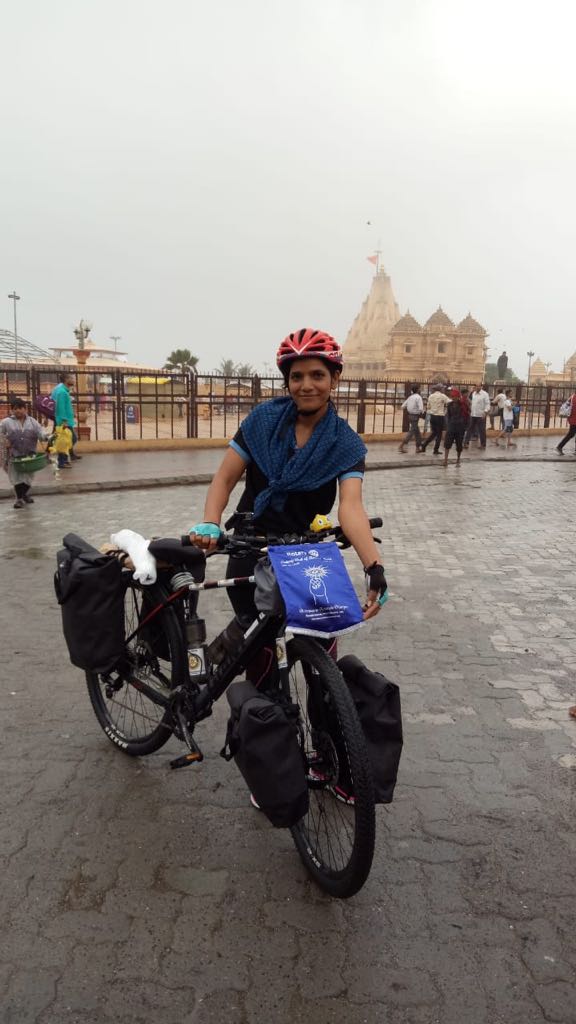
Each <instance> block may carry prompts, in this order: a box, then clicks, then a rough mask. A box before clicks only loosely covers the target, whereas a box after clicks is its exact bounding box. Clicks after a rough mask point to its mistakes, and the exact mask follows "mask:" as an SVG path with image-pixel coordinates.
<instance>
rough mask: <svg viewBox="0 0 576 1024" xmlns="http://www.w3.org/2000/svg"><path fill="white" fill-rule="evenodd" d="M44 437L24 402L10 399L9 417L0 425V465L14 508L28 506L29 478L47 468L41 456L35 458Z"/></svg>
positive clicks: (42, 431)
mask: <svg viewBox="0 0 576 1024" xmlns="http://www.w3.org/2000/svg"><path fill="white" fill-rule="evenodd" d="M47 439H48V433H47V432H46V431H45V430H44V427H42V426H41V425H40V424H39V423H38V420H35V419H34V417H33V416H29V415H28V411H27V409H26V402H24V401H23V399H22V398H16V397H15V396H13V397H12V398H11V399H10V415H9V416H7V417H6V418H5V419H3V420H2V421H1V422H0V464H1V465H2V468H3V469H4V470H5V472H6V473H7V474H8V479H9V480H10V483H11V484H12V486H13V488H14V493H15V495H16V501H15V502H14V508H24V506H25V505H31V504H32V502H33V501H34V498H33V497H31V495H30V489H31V487H32V480H33V474H34V473H36V472H37V471H38V470H39V469H43V468H44V466H46V465H47V464H48V460H47V458H46V456H45V455H41V454H38V453H37V451H36V447H37V444H38V441H46V440H47Z"/></svg>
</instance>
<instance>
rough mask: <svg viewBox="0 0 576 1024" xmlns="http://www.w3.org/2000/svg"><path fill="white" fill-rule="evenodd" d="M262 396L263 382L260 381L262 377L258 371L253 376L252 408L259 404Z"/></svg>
mask: <svg viewBox="0 0 576 1024" xmlns="http://www.w3.org/2000/svg"><path fill="white" fill-rule="evenodd" d="M261 397H262V384H261V382H260V377H259V376H258V374H257V373H256V374H255V375H254V376H253V377H252V408H253V409H254V407H255V406H257V405H258V403H259V401H260V399H261Z"/></svg>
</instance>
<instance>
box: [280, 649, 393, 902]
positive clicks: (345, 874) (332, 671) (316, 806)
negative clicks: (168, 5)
mask: <svg viewBox="0 0 576 1024" xmlns="http://www.w3.org/2000/svg"><path fill="white" fill-rule="evenodd" d="M288 658H289V664H290V690H291V694H292V699H293V700H294V701H296V702H297V703H298V705H299V707H300V718H301V722H302V726H303V731H304V746H305V754H306V761H307V768H308V788H309V797H310V807H309V810H308V813H307V815H306V816H305V817H304V818H302V820H301V821H300V822H298V824H297V825H295V826H294V827H293V828H292V829H291V831H292V837H293V839H294V842H295V844H296V848H297V850H298V853H299V854H300V856H301V858H302V860H303V862H304V864H305V865H306V868H307V869H308V871H309V872H310V874H311V875H312V877H313V878H314V880H315V881H316V882H317V883H318V885H319V886H320V887H321V888H322V889H324V890H325V892H327V893H329V894H330V895H331V896H336V897H339V898H341V899H344V898H347V897H349V896H353V895H354V894H355V893H357V892H358V890H359V889H361V888H362V886H363V885H364V882H365V881H366V879H367V877H368V874H369V872H370V868H371V866H372V859H373V856H374V841H375V833H376V817H375V811H374V786H373V781H372V772H371V769H370V765H369V761H368V755H367V751H366V745H365V742H364V736H363V733H362V728H361V725H360V722H359V720H358V715H357V713H356V708H355V707H354V702H353V700H352V697H351V696H350V692H349V690H348V687H347V686H346V683H345V681H344V677H343V676H342V674H341V672H340V671H339V670H338V667H337V665H336V664H335V663H334V661H333V660H332V659H331V658H330V657H329V656H328V654H327V653H326V651H325V650H324V649H323V648H322V647H321V646H320V645H319V644H318V643H317V642H316V641H315V640H307V639H303V638H302V637H295V638H294V639H293V640H291V641H290V643H289V644H288Z"/></svg>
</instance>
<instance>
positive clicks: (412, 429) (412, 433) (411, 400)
mask: <svg viewBox="0 0 576 1024" xmlns="http://www.w3.org/2000/svg"><path fill="white" fill-rule="evenodd" d="M411 392H412V393H411V394H410V395H409V396H408V398H407V399H406V401H405V402H402V408H403V409H405V410H406V412H407V413H408V420H409V423H410V425H409V427H408V430H407V432H406V434H405V436H404V440H403V441H402V444H401V445H400V447H399V449H398V451H399V452H405V451H406V445H407V444H408V441H409V440H410V438H412V437H413V438H414V441H415V443H416V451H417V452H419V451H420V449H421V447H422V436H421V434H420V427H419V425H418V424H419V420H420V417H421V416H422V415H423V414H424V402H423V401H422V395H421V394H420V385H419V384H413V385H412V387H411Z"/></svg>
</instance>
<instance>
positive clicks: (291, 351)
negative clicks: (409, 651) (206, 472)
mask: <svg viewBox="0 0 576 1024" xmlns="http://www.w3.org/2000/svg"><path fill="white" fill-rule="evenodd" d="M276 363H277V366H278V368H279V369H280V371H281V373H282V375H283V377H284V381H285V384H286V388H287V391H288V394H287V396H286V397H285V398H275V399H272V400H271V401H268V402H264V403H262V404H261V405H258V406H256V408H255V409H254V410H253V411H252V412H251V413H250V414H249V416H248V417H247V418H246V419H245V420H244V422H243V423H242V426H241V427H240V429H239V430H238V431H237V433H236V435H235V437H234V438H233V440H232V441H231V442H230V447H229V449H228V451H227V453H226V455H225V456H224V459H223V460H222V463H221V464H220V467H219V469H218V470H217V472H216V474H215V476H214V479H213V480H212V483H211V484H210V487H209V489H208V494H207V496H206V503H205V506H204V520H203V522H201V523H198V524H197V525H196V526H194V527H193V528H192V530H191V531H190V534H191V537H192V540H193V542H194V543H195V544H198V545H200V546H201V547H203V548H204V549H205V550H213V549H214V548H215V547H216V545H217V543H218V537H219V536H220V532H221V530H220V522H221V518H222V514H223V512H224V509H225V508H226V505H227V504H228V500H229V498H230V494H231V492H232V490H233V489H234V487H235V486H236V484H237V483H239V481H240V480H241V478H242V477H243V476H245V488H244V492H243V494H242V496H241V498H240V501H239V502H238V508H237V511H236V513H235V514H234V515H233V516H232V519H231V520H230V521H229V522H228V523H227V524H226V525H227V526H233V527H234V529H235V532H236V533H237V534H238V533H242V527H243V522H244V521H245V520H244V518H243V516H242V515H241V513H253V517H252V518H251V526H252V525H253V526H254V527H256V529H257V530H261V531H262V533H266V534H285V533H296V534H303V533H305V532H306V531H307V530H308V529H309V528H310V524H311V522H312V520H313V519H314V517H315V516H316V515H317V514H318V513H320V514H322V515H327V514H328V513H329V512H330V509H331V508H332V505H333V504H334V500H335V498H336V493H337V491H338V521H339V523H340V526H341V528H342V530H343V531H344V533H345V534H346V536H347V538H348V540H349V541H350V543H351V544H352V546H353V548H354V550H355V551H356V554H357V555H358V557H359V559H360V561H361V563H362V566H363V567H364V572H365V574H366V578H367V581H368V596H367V600H366V604H365V607H364V618H365V619H370V618H372V617H373V616H375V615H377V614H378V612H379V610H380V602H381V601H382V598H383V595H384V594H385V592H386V587H387V584H386V578H385V575H384V568H383V566H382V564H381V561H380V555H379V552H378V549H377V547H376V544H375V542H374V539H373V537H372V532H371V530H370V525H369V522H368V517H367V515H366V512H365V510H364V506H363V503H362V481H363V476H364V468H365V461H364V460H365V456H366V447H365V445H364V443H363V441H362V440H361V439H360V437H359V436H358V434H357V433H356V432H355V431H354V430H352V428H351V427H350V426H349V425H348V423H346V421H345V420H343V419H342V418H341V417H340V416H338V415H337V413H336V409H335V406H334V404H333V403H332V400H331V399H332V392H333V391H334V390H335V389H336V387H337V384H338V379H339V377H340V374H341V372H342V351H341V349H340V346H339V345H338V344H337V342H336V341H335V340H334V338H332V337H330V335H329V334H326V333H325V332H324V331H316V330H313V329H311V328H304V329H302V330H300V331H295V332H294V333H293V334H289V335H288V337H287V338H285V339H284V341H283V342H282V344H281V345H280V348H279V349H278V352H277V356H276ZM254 562H255V557H252V556H249V557H247V558H231V559H230V561H229V563H228V571H227V576H228V577H237V576H245V575H250V574H251V573H252V571H253V567H254ZM229 596H230V600H231V601H232V605H233V607H234V610H235V612H236V614H237V615H238V616H239V618H240V619H241V620H246V619H248V621H251V620H252V619H253V618H254V617H255V614H256V610H255V606H254V601H253V595H252V592H250V591H242V590H240V589H238V590H236V591H234V590H232V591H231V592H230V594H229Z"/></svg>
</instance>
